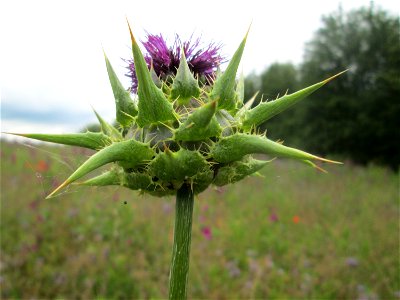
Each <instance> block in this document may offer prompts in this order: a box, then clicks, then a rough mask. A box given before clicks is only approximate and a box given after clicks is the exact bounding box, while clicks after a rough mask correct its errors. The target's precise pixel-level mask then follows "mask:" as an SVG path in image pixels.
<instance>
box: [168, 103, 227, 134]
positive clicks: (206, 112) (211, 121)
mask: <svg viewBox="0 0 400 300" xmlns="http://www.w3.org/2000/svg"><path fill="white" fill-rule="evenodd" d="M215 112H216V102H215V101H213V102H210V103H207V104H205V105H204V106H202V107H200V108H197V109H196V110H195V111H194V112H193V113H192V114H190V115H189V117H188V118H187V119H186V121H185V122H184V123H182V124H181V126H179V128H178V129H177V130H176V131H175V134H174V139H175V140H177V141H201V140H204V139H206V138H209V137H213V136H219V135H220V133H221V126H219V123H218V121H217V119H216V118H215V116H214V115H215Z"/></svg>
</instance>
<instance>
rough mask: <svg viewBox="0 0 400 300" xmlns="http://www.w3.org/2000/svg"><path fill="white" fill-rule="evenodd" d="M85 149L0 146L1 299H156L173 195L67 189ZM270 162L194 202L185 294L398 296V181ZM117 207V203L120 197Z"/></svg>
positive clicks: (167, 250)
mask: <svg viewBox="0 0 400 300" xmlns="http://www.w3.org/2000/svg"><path fill="white" fill-rule="evenodd" d="M88 154H89V152H88V151H87V150H82V149H79V148H63V147H49V146H45V145H39V146H35V147H32V146H27V145H18V144H8V143H4V142H2V144H1V257H0V263H1V265H0V268H1V277H0V282H1V298H2V299H11V298H13V299H20V298H23V299H49V298H63V299H134V298H142V299H143V298H152V299H157V298H165V297H166V296H167V293H168V290H167V289H168V272H169V263H170V255H171V250H172V234H173V222H174V199H173V198H168V199H160V198H153V197H150V196H147V195H144V196H140V195H138V194H137V193H136V192H133V191H130V190H127V189H123V188H119V187H110V188H88V187H79V186H74V187H71V188H69V189H68V190H67V191H66V192H65V193H63V194H62V195H60V196H59V197H57V198H55V199H50V200H44V197H45V196H46V195H47V194H48V193H50V192H51V191H52V189H53V188H54V187H56V186H57V185H58V184H60V183H61V182H62V181H63V180H65V179H66V178H67V177H68V175H69V174H70V173H71V172H72V170H73V169H74V168H76V167H77V166H78V164H79V162H81V161H83V160H84V159H85V157H86V156H87V155H88ZM327 168H328V171H329V174H322V173H320V172H316V171H315V170H314V169H312V168H309V167H307V166H304V165H302V164H298V163H294V162H291V161H287V160H276V161H274V162H272V163H271V164H270V165H269V166H267V167H265V168H264V170H263V171H262V175H263V176H264V178H260V177H251V178H247V179H245V180H244V181H242V182H241V183H239V184H236V185H233V186H228V187H225V188H223V189H218V190H216V189H212V188H210V189H208V190H207V191H206V192H204V193H203V194H200V196H198V197H197V199H196V200H195V212H194V214H195V215H194V223H193V235H192V239H193V240H192V251H191V266H190V276H189V295H188V296H189V298H196V299H199V298H201V299H254V298H258V299H267V298H268V299H360V300H361V299H400V287H399V282H400V278H399V194H398V193H399V190H398V189H399V187H398V184H399V179H398V175H396V174H393V173H391V172H390V171H388V170H386V169H383V168H379V167H368V168H361V167H357V166H352V165H351V163H348V162H346V164H345V165H344V166H327ZM125 202H126V204H125Z"/></svg>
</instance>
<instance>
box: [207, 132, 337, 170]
mask: <svg viewBox="0 0 400 300" xmlns="http://www.w3.org/2000/svg"><path fill="white" fill-rule="evenodd" d="M255 153H259V154H268V155H272V156H278V157H287V158H293V159H298V160H302V161H304V160H318V161H323V162H330V163H338V164H340V163H339V162H335V161H332V160H328V159H325V158H321V157H318V156H315V155H312V154H309V153H307V152H304V151H301V150H298V149H295V148H290V147H286V146H284V145H282V144H280V143H277V142H273V141H271V140H269V139H267V138H265V137H261V136H258V135H248V134H243V133H237V134H235V135H231V136H229V137H225V138H222V139H221V140H219V141H218V142H217V143H216V144H215V145H214V148H213V149H212V150H211V155H212V157H214V159H215V160H216V161H218V162H220V163H229V162H233V161H237V160H240V159H241V158H242V157H243V156H245V155H247V154H255Z"/></svg>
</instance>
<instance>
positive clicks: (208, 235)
mask: <svg viewBox="0 0 400 300" xmlns="http://www.w3.org/2000/svg"><path fill="white" fill-rule="evenodd" d="M201 233H202V234H203V236H204V238H205V239H207V240H211V228H210V227H203V228H201Z"/></svg>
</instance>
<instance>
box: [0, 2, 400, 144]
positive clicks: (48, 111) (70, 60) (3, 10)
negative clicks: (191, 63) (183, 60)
mask: <svg viewBox="0 0 400 300" xmlns="http://www.w3.org/2000/svg"><path fill="white" fill-rule="evenodd" d="M370 2H371V1H366V0H364V1H363V0H346V1H337V0H327V1H321V0H303V1H295V0H292V1H288V0H279V1H266V0H246V1H236V0H230V1H216V0H212V1H210V0H202V1H188V0H186V1H181V0H178V1H165V0H164V1H162V0H146V1H144V0H143V1H136V0H131V1H121V0H114V1H100V0H97V1H83V0H80V1H74V0H68V1H63V0H59V1H54V0H53V1H41V0H35V1H31V0H26V1H18V0H8V1H7V0H4V1H2V2H0V3H1V4H0V97H1V131H2V132H20V133H21V132H26V133H27V132H37V133H66V132H76V131H77V130H80V129H82V128H85V125H87V124H89V123H94V122H96V118H95V116H94V114H93V111H92V107H93V108H94V109H96V111H97V112H99V114H100V115H101V116H103V118H105V119H106V120H107V121H109V122H112V121H113V120H114V119H115V107H114V98H113V94H112V90H111V87H110V84H109V81H108V76H107V71H106V67H105V62H104V55H103V49H104V51H105V53H106V54H107V56H108V58H109V59H110V61H111V63H112V65H113V67H114V69H115V70H116V72H117V75H118V76H119V78H120V80H121V81H122V83H123V84H124V86H126V87H129V79H128V78H127V77H125V76H124V74H125V73H126V69H125V67H126V64H125V63H124V61H123V60H122V58H125V59H127V58H130V57H131V49H130V37H129V31H128V28H127V23H126V19H128V20H129V22H130V24H131V27H132V30H133V33H134V35H135V36H136V38H137V39H138V40H143V39H144V38H145V35H146V32H149V33H152V34H158V33H162V34H163V35H164V36H165V37H166V38H167V41H169V42H173V40H174V36H175V34H179V35H180V36H181V37H182V38H183V39H185V38H188V37H190V35H191V34H192V33H193V34H194V36H196V37H197V36H201V38H202V41H203V43H204V44H205V45H206V44H207V43H209V42H216V43H221V44H222V45H223V47H222V54H223V55H224V56H226V57H227V58H228V59H229V58H230V57H231V56H232V54H233V53H234V51H235V50H236V48H237V47H238V45H239V43H240V41H241V40H242V39H243V37H244V35H245V33H246V31H247V29H248V27H249V25H250V24H252V25H251V30H250V33H249V37H248V40H247V44H246V48H245V52H244V55H243V59H242V64H241V67H240V69H241V70H243V72H244V74H249V73H251V72H253V71H254V72H258V73H259V72H261V71H262V70H263V69H264V68H266V67H268V65H270V64H271V63H274V62H292V63H294V64H298V63H300V62H301V61H302V57H303V51H304V45H305V43H306V42H307V41H309V40H311V39H312V37H313V34H314V33H315V31H316V30H317V29H318V28H319V27H320V26H321V24H322V23H321V17H322V15H327V14H330V13H331V12H333V11H335V10H337V9H338V7H339V6H340V5H341V6H342V8H343V10H344V11H349V10H351V9H355V8H359V7H361V6H368V5H369V4H370ZM372 2H373V4H374V5H375V6H378V7H381V8H384V9H386V10H388V11H390V12H391V13H393V14H396V15H399V11H400V4H399V3H398V2H399V1H397V0H376V1H372ZM142 49H143V48H142ZM328 75H329V74H328ZM6 137H7V138H10V136H6V135H4V134H2V135H1V138H6Z"/></svg>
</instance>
